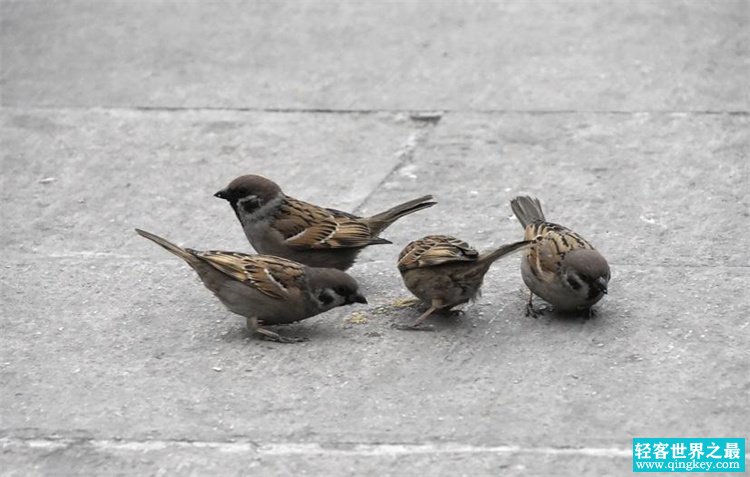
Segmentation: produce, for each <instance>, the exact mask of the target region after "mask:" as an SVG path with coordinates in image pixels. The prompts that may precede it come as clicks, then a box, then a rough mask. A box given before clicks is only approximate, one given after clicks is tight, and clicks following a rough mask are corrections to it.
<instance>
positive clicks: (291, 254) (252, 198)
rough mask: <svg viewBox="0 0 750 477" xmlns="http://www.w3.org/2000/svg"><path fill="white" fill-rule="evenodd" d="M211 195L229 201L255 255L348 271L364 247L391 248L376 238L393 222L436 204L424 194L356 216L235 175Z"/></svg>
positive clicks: (250, 177)
mask: <svg viewBox="0 0 750 477" xmlns="http://www.w3.org/2000/svg"><path fill="white" fill-rule="evenodd" d="M214 196H216V197H218V198H220V199H224V200H226V201H228V202H229V204H230V205H231V206H232V209H233V210H234V212H235V214H237V218H238V219H239V221H240V223H241V224H242V228H243V229H244V231H245V235H246V236H247V238H248V240H249V241H250V244H252V246H253V248H254V249H255V250H256V251H257V252H258V253H263V254H268V255H276V256H279V257H284V258H288V259H291V260H295V261H297V262H300V263H304V264H305V265H308V266H311V267H333V268H338V269H339V270H346V269H348V268H349V267H351V266H352V264H354V260H355V259H356V258H357V255H358V254H359V252H360V251H362V249H363V248H364V247H366V246H368V245H374V244H386V243H391V242H390V241H388V240H386V239H383V238H380V237H378V235H379V234H380V233H381V232H382V231H383V230H385V229H386V228H388V226H390V225H391V224H392V223H393V222H395V221H396V220H398V219H400V218H401V217H404V216H405V215H409V214H411V213H413V212H416V211H418V210H422V209H426V208H427V207H432V206H433V205H435V204H436V202H434V201H433V200H432V196H430V195H426V196H424V197H420V198H418V199H414V200H410V201H409V202H405V203H403V204H400V205H397V206H395V207H393V208H391V209H389V210H386V211H385V212H381V213H379V214H375V215H373V216H372V217H358V216H356V215H352V214H349V213H346V212H341V211H340V210H335V209H326V208H323V207H319V206H317V205H313V204H309V203H307V202H303V201H301V200H297V199H294V198H292V197H289V196H288V195H286V194H284V193H283V192H282V191H281V188H280V187H279V186H278V185H277V184H275V183H274V182H272V181H270V180H268V179H266V178H264V177H260V176H256V175H245V176H240V177H238V178H236V179H234V180H233V181H232V182H231V183H230V184H229V185H228V186H227V187H226V188H224V189H222V190H220V191H219V192H217V193H216V194H214Z"/></svg>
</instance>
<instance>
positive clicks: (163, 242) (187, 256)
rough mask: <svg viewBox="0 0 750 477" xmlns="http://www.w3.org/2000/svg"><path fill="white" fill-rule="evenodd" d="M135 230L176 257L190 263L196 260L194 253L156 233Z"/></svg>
mask: <svg viewBox="0 0 750 477" xmlns="http://www.w3.org/2000/svg"><path fill="white" fill-rule="evenodd" d="M135 231H136V233H138V235H140V236H141V237H145V238H147V239H149V240H151V241H152V242H155V243H156V244H158V245H160V246H162V247H164V248H165V249H167V250H168V251H170V252H172V253H173V254H175V255H177V256H178V257H180V258H181V259H183V260H185V261H186V262H188V263H192V262H193V261H195V260H196V257H195V255H193V254H192V253H190V252H188V251H187V250H185V249H184V248H182V247H180V246H179V245H175V244H173V243H172V242H170V241H169V240H167V239H165V238H162V237H159V236H158V235H155V234H152V233H151V232H146V231H145V230H141V229H135Z"/></svg>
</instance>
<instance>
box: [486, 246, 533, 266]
mask: <svg viewBox="0 0 750 477" xmlns="http://www.w3.org/2000/svg"><path fill="white" fill-rule="evenodd" d="M532 242H534V241H533V240H522V241H520V242H515V243H509V244H507V245H503V246H502V247H500V248H498V249H496V250H493V251H491V252H485V253H483V254H482V255H480V256H479V259H478V260H477V261H478V262H481V263H486V264H487V265H488V266H489V265H490V264H491V263H493V262H494V261H496V260H498V259H500V258H502V257H504V256H506V255H508V254H509V253H512V252H515V251H516V250H520V249H522V248H524V247H526V246H527V245H529V244H531V243H532Z"/></svg>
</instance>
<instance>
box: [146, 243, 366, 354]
mask: <svg viewBox="0 0 750 477" xmlns="http://www.w3.org/2000/svg"><path fill="white" fill-rule="evenodd" d="M135 231H136V232H137V233H138V234H140V235H142V236H143V237H146V238H147V239H149V240H151V241H153V242H156V243H157V244H159V245H161V246H162V247H164V248H165V249H167V250H168V251H170V252H172V253H173V254H175V255H177V256H178V257H180V258H181V259H183V260H185V261H186V262H187V264H188V265H190V266H191V267H193V269H194V270H195V271H196V273H198V276H199V277H200V278H201V280H203V284H204V285H205V286H206V288H208V289H209V290H211V291H212V292H213V294H214V295H216V297H217V298H218V299H219V300H220V301H221V302H222V303H223V304H224V306H226V307H227V308H228V309H229V311H231V312H233V313H237V314H238V315H241V316H244V317H246V318H247V327H248V329H249V330H250V331H251V332H253V333H258V334H260V335H262V336H264V337H265V338H266V339H269V340H271V341H278V342H281V343H292V342H295V341H304V340H302V339H299V338H287V337H283V336H280V335H279V334H277V333H274V332H273V331H270V330H267V329H265V328H262V327H261V325H279V324H285V323H292V322H295V321H299V320H304V319H305V318H310V317H311V316H315V315H317V314H319V313H322V312H324V311H327V310H330V309H331V308H336V307H338V306H343V305H349V304H351V303H367V300H366V299H365V297H364V296H362V295H361V294H360V293H359V291H358V286H357V282H356V281H355V280H354V279H353V278H352V277H350V276H349V275H347V274H346V273H344V272H342V271H341V270H336V269H333V268H311V267H307V266H305V265H302V264H299V263H296V262H292V261H291V260H286V259H284V258H279V257H272V256H268V255H247V254H244V253H238V252H220V251H214V250H211V251H207V252H201V251H199V250H192V249H189V248H182V247H179V246H177V245H175V244H173V243H171V242H169V241H167V240H165V239H163V238H161V237H159V236H157V235H154V234H152V233H149V232H146V231H143V230H140V229H135Z"/></svg>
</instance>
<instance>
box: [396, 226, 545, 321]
mask: <svg viewBox="0 0 750 477" xmlns="http://www.w3.org/2000/svg"><path fill="white" fill-rule="evenodd" d="M530 243H531V241H529V240H523V241H521V242H516V243H512V244H508V245H503V246H502V247H500V248H498V249H496V250H493V251H489V252H484V253H482V254H480V253H479V252H477V251H476V250H475V249H474V248H473V247H471V246H469V244H467V243H466V242H464V241H463V240H459V239H457V238H455V237H451V236H449V235H428V236H427V237H424V238H421V239H419V240H415V241H413V242H411V243H410V244H409V245H407V246H406V247H405V248H404V249H403V250H402V251H401V254H400V255H399V257H398V270H399V272H401V277H402V278H403V280H404V284H405V285H406V288H408V289H409V291H411V292H412V293H413V294H414V295H416V296H417V297H418V298H419V299H420V300H422V301H423V302H425V303H427V304H429V305H430V307H429V308H428V309H427V311H426V312H424V314H422V316H420V317H419V318H417V319H416V321H414V323H412V324H411V325H407V326H397V328H401V329H416V328H417V327H418V326H419V324H420V323H422V322H423V321H424V320H425V319H427V317H429V316H430V315H431V314H432V313H434V312H435V311H437V310H450V309H451V308H453V307H454V306H456V305H461V304H463V303H466V302H468V301H469V300H474V299H476V297H477V296H478V295H479V293H480V288H481V286H482V281H483V280H484V275H485V274H486V273H487V270H489V268H490V265H492V264H493V263H494V262H495V261H496V260H498V259H499V258H501V257H503V256H505V255H507V254H509V253H511V252H513V251H515V250H518V249H520V248H523V247H525V246H527V245H529V244H530Z"/></svg>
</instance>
